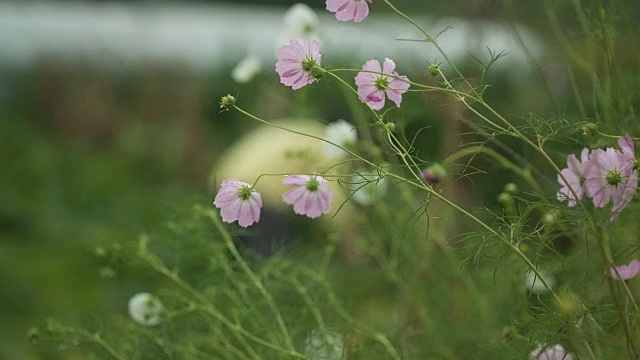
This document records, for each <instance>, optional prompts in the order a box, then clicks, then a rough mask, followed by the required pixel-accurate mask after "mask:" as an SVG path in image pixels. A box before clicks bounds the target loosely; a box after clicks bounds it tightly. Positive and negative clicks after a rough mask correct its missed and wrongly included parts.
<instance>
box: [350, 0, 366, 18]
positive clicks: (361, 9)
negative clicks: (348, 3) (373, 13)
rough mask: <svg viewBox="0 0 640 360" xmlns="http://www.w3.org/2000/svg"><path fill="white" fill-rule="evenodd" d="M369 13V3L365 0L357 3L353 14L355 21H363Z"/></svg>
mask: <svg viewBox="0 0 640 360" xmlns="http://www.w3.org/2000/svg"><path fill="white" fill-rule="evenodd" d="M367 15H369V5H367V3H366V2H364V1H360V3H359V4H357V5H356V9H355V11H354V14H353V21H355V22H361V21H362V20H364V19H365V18H366V17H367Z"/></svg>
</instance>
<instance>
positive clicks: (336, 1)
mask: <svg viewBox="0 0 640 360" xmlns="http://www.w3.org/2000/svg"><path fill="white" fill-rule="evenodd" d="M350 1H351V0H327V1H326V5H327V10H329V11H331V12H336V11H338V9H340V8H341V7H343V6H345V5H346V4H347V3H348V2H350Z"/></svg>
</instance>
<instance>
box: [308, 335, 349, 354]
mask: <svg viewBox="0 0 640 360" xmlns="http://www.w3.org/2000/svg"><path fill="white" fill-rule="evenodd" d="M304 356H305V357H306V358H307V359H309V360H345V359H346V354H345V348H344V336H342V335H341V334H338V333H337V332H335V331H331V330H328V331H327V332H326V334H324V333H323V332H322V331H320V330H318V329H316V330H313V331H311V334H309V336H308V337H307V338H306V339H305V341H304Z"/></svg>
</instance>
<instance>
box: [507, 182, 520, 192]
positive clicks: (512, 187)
mask: <svg viewBox="0 0 640 360" xmlns="http://www.w3.org/2000/svg"><path fill="white" fill-rule="evenodd" d="M504 191H505V192H508V193H509V194H514V193H515V192H516V191H518V185H516V184H514V183H508V184H507V185H505V186H504Z"/></svg>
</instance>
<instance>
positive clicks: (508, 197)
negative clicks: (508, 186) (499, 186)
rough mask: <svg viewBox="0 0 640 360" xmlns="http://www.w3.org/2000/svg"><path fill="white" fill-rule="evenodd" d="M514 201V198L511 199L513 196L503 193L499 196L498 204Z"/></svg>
mask: <svg viewBox="0 0 640 360" xmlns="http://www.w3.org/2000/svg"><path fill="white" fill-rule="evenodd" d="M512 200H513V198H512V197H511V194H509V193H506V192H502V193H500V195H498V202H500V203H502V204H504V203H508V202H511V201H512Z"/></svg>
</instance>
